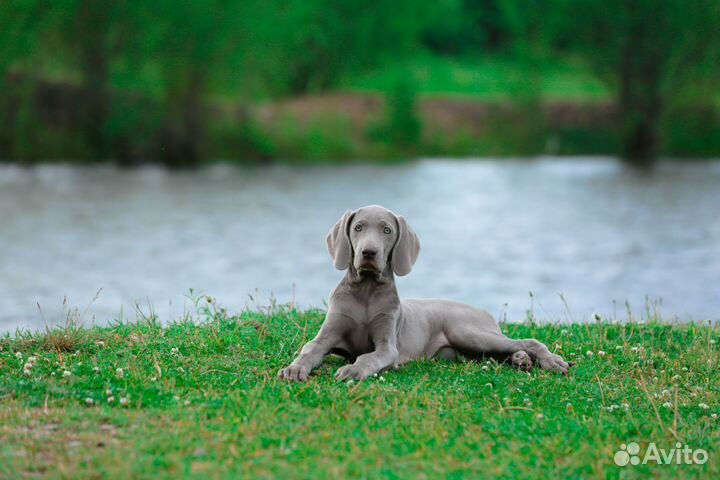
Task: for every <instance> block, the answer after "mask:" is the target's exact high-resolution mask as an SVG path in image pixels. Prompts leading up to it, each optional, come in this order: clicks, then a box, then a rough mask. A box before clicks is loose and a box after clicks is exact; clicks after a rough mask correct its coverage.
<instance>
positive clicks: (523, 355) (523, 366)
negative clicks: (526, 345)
mask: <svg viewBox="0 0 720 480" xmlns="http://www.w3.org/2000/svg"><path fill="white" fill-rule="evenodd" d="M510 362H511V363H512V366H513V367H515V368H517V369H518V370H523V371H525V372H527V371H528V370H530V369H531V368H532V366H533V363H532V359H531V358H530V355H528V354H527V352H525V351H523V350H520V351H518V352H515V353H513V354H512V355H510Z"/></svg>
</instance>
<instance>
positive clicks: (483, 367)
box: [480, 365, 490, 372]
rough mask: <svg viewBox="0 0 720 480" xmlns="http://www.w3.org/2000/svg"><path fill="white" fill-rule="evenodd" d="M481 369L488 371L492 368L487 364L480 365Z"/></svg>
mask: <svg viewBox="0 0 720 480" xmlns="http://www.w3.org/2000/svg"><path fill="white" fill-rule="evenodd" d="M480 370H483V371H485V372H487V371H488V370H490V367H488V366H487V365H483V366H482V367H480Z"/></svg>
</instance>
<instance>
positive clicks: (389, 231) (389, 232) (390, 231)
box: [383, 227, 392, 235]
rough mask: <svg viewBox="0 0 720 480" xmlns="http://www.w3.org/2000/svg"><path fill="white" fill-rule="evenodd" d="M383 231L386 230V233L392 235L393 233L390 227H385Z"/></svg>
mask: <svg viewBox="0 0 720 480" xmlns="http://www.w3.org/2000/svg"><path fill="white" fill-rule="evenodd" d="M383 232H385V234H386V235H390V234H391V233H392V230H390V227H385V228H384V229H383Z"/></svg>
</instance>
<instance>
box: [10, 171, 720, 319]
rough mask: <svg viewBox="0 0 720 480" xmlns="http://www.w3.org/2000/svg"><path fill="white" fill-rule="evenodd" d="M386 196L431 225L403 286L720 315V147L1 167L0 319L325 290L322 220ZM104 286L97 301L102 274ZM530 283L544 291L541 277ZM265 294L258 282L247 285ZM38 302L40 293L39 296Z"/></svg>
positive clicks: (565, 309)
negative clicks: (398, 161) (637, 167)
mask: <svg viewBox="0 0 720 480" xmlns="http://www.w3.org/2000/svg"><path fill="white" fill-rule="evenodd" d="M371 203H378V204H382V205H385V206H387V207H389V208H391V209H393V210H395V211H396V212H398V213H401V214H403V215H404V216H405V217H406V218H407V219H408V221H409V222H410V224H411V225H412V226H413V228H414V229H415V230H416V232H417V233H418V235H419V237H420V241H421V244H422V251H421V254H420V257H419V259H418V263H417V264H416V266H415V269H414V271H413V272H412V273H411V274H410V275H409V276H407V277H403V278H400V279H399V280H398V284H399V290H400V293H401V295H404V296H406V297H449V298H455V299H458V300H462V301H465V302H469V303H472V304H475V305H478V306H481V307H483V308H485V309H487V310H489V311H490V312H491V313H493V314H494V315H496V316H498V317H504V318H507V319H508V320H521V319H523V318H525V315H526V310H528V309H530V308H532V310H533V311H534V314H535V315H536V316H537V317H538V318H541V319H546V320H552V321H557V320H576V321H583V320H587V319H589V318H591V317H592V315H593V314H594V313H598V314H601V315H609V316H614V315H616V316H617V318H625V317H626V314H625V308H626V307H625V304H626V302H629V304H630V306H631V308H632V309H633V311H634V312H635V313H636V314H640V313H641V312H642V311H643V310H644V308H645V305H646V303H647V302H646V299H648V298H649V299H650V301H651V302H652V303H658V302H661V307H660V308H661V311H662V313H663V315H664V316H666V317H678V318H679V319H680V320H704V319H715V320H716V319H718V318H720V313H718V312H720V164H719V163H697V164H663V165H661V166H660V168H658V170H657V171H656V172H654V173H653V174H647V173H639V172H635V171H632V170H627V169H625V168H623V167H622V166H621V165H620V164H619V163H617V162H616V161H614V160H613V159H555V158H541V159H534V160H515V161H514V160H490V159H482V160H462V161H459V160H458V161H453V160H424V161H419V162H414V163H409V164H403V165H399V166H351V167H318V168H292V167H270V168H258V169H235V168H232V167H228V166H216V167H212V168H209V169H206V170H202V171H199V172H169V171H166V170H164V169H161V168H157V167H148V168H141V169H138V170H119V169H116V168H113V167H70V166H40V167H35V168H30V169H22V168H19V167H15V166H0V219H1V224H0V225H1V226H0V292H1V293H0V298H2V299H3V308H2V309H1V310H0V332H1V331H7V330H12V329H14V328H16V327H23V328H40V327H43V326H44V325H54V324H58V323H62V322H63V321H64V320H65V317H66V316H67V313H68V311H69V310H70V309H72V308H78V309H79V310H80V311H81V313H82V314H83V315H82V316H83V320H84V321H85V323H86V324H91V323H93V322H95V323H105V322H107V321H110V320H112V319H115V318H118V316H119V315H120V314H121V310H122V315H123V317H124V318H126V319H127V318H130V319H133V318H135V310H136V308H138V307H139V308H141V309H142V310H143V311H144V312H147V311H148V310H149V308H150V306H152V308H153V309H154V311H155V312H156V313H157V314H158V315H159V316H160V318H161V319H162V320H170V319H177V318H179V317H180V316H181V315H182V314H183V313H184V312H186V311H192V310H193V308H194V307H193V305H192V302H191V301H190V300H188V299H187V298H186V294H187V293H188V290H189V289H190V288H193V289H194V290H195V291H196V292H205V293H208V294H211V295H213V296H214V297H216V298H217V300H218V302H219V303H220V304H221V305H222V306H224V307H226V308H228V309H229V310H230V311H231V312H234V311H238V310H240V309H243V308H246V307H248V306H250V307H252V306H253V305H255V303H259V304H261V305H266V304H268V302H269V299H270V297H271V295H272V296H274V297H275V298H276V299H277V301H278V302H289V301H294V302H295V303H297V304H299V305H300V306H317V307H322V306H323V302H324V301H326V299H327V297H328V294H329V292H330V291H331V290H332V288H333V286H334V285H335V284H336V283H337V281H338V279H339V278H340V276H341V275H342V274H341V273H340V272H338V271H336V270H334V269H333V267H332V263H331V261H330V257H329V256H328V254H327V251H326V248H325V235H326V233H327V231H328V229H329V228H330V227H331V226H332V225H333V223H334V222H335V221H336V220H337V218H338V217H339V216H340V215H341V214H342V213H343V212H344V211H345V210H347V209H349V208H354V207H358V206H362V205H366V204H371ZM100 289H102V291H101V292H100V294H99V296H98V297H97V298H96V299H95V300H93V298H94V297H95V294H96V292H97V291H98V290H100ZM529 292H532V298H531V296H530V294H529ZM250 296H252V299H251V298H250ZM38 305H39V307H38Z"/></svg>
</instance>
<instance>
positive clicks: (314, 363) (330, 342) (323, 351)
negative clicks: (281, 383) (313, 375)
mask: <svg viewBox="0 0 720 480" xmlns="http://www.w3.org/2000/svg"><path fill="white" fill-rule="evenodd" d="M344 321H345V319H344V318H342V317H340V316H338V315H334V314H331V313H328V315H327V317H326V318H325V322H323V324H322V327H320V332H318V334H317V336H316V337H315V338H314V339H312V340H310V341H309V342H308V343H306V344H305V346H303V348H302V350H300V355H298V356H297V358H296V359H295V361H293V362H292V363H291V364H290V365H289V366H287V367H286V368H283V369H282V370H280V372H278V377H279V378H281V379H283V380H291V381H294V382H304V381H305V380H307V378H308V375H310V372H312V371H313V369H315V368H317V367H319V366H320V365H321V364H322V362H323V358H325V355H327V354H328V353H329V352H330V350H332V349H333V348H335V347H336V346H337V344H338V343H339V342H340V340H342V332H343V328H344V327H343V323H344Z"/></svg>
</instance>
